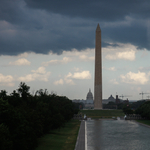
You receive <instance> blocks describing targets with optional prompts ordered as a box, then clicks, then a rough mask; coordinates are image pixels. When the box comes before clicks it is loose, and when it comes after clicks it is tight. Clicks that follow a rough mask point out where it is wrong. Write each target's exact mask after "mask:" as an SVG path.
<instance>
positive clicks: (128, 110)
mask: <svg viewBox="0 0 150 150" xmlns="http://www.w3.org/2000/svg"><path fill="white" fill-rule="evenodd" d="M123 112H124V113H125V114H133V110H132V109H131V106H130V105H129V104H125V105H124V106H123Z"/></svg>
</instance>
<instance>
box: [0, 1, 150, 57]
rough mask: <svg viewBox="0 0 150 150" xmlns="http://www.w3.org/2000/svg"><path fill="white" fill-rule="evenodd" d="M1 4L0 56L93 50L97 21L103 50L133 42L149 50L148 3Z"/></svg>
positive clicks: (7, 2) (66, 2)
mask: <svg viewBox="0 0 150 150" xmlns="http://www.w3.org/2000/svg"><path fill="white" fill-rule="evenodd" d="M0 2H1V5H0V55H17V54H20V53H23V52H35V53H43V54H47V53H48V52H50V51H52V52H53V53H57V54H61V53H62V51H63V50H66V51H67V50H68V51H70V50H72V49H73V48H75V49H77V50H83V49H86V48H93V47H94V43H95V42H94V41H95V29H96V26H97V24H98V23H99V24H100V26H101V30H102V46H103V47H105V46H107V45H109V43H113V44H114V46H115V44H116V43H131V44H133V45H135V46H137V47H138V48H139V49H144V48H146V49H147V50H150V45H149V43H150V18H149V16H150V1H149V0H144V1H139V0H130V1H129V0H126V1H120V0H113V1H112V0H93V1H91V0H80V1H74V0H72V1H70V0H65V1H60V0H51V1H47V0H42V1H41V0H14V1H10V0H0Z"/></svg>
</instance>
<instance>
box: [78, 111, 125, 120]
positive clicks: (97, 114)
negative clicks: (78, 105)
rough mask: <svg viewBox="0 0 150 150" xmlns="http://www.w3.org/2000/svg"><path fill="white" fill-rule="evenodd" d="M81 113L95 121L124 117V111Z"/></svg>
mask: <svg viewBox="0 0 150 150" xmlns="http://www.w3.org/2000/svg"><path fill="white" fill-rule="evenodd" d="M80 112H81V113H82V114H83V115H84V114H86V116H87V117H89V118H93V119H98V118H112V117H121V116H124V113H123V111H122V110H81V111H80Z"/></svg>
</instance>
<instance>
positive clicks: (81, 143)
mask: <svg viewBox="0 0 150 150" xmlns="http://www.w3.org/2000/svg"><path fill="white" fill-rule="evenodd" d="M75 150H85V121H81V125H80V129H79V134H78V138H77V142H76V147H75Z"/></svg>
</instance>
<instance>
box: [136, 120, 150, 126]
mask: <svg viewBox="0 0 150 150" xmlns="http://www.w3.org/2000/svg"><path fill="white" fill-rule="evenodd" d="M136 121H137V122H140V123H143V124H146V125H149V126H150V120H136Z"/></svg>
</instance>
